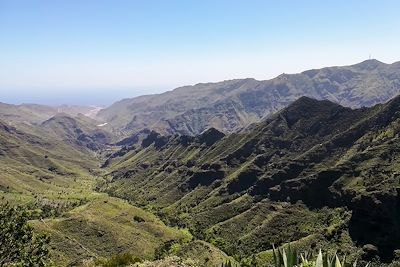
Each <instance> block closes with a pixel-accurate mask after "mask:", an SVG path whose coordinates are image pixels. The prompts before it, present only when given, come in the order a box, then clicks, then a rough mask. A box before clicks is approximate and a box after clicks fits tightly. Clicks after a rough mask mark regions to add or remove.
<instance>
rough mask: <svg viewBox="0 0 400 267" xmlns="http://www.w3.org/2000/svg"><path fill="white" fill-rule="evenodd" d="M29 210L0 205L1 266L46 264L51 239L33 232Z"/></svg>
mask: <svg viewBox="0 0 400 267" xmlns="http://www.w3.org/2000/svg"><path fill="white" fill-rule="evenodd" d="M29 216H30V214H29V212H28V211H27V210H25V209H23V208H22V207H10V206H9V205H0V266H46V265H47V264H48V263H49V248H48V243H49V239H48V237H47V236H45V235H42V234H37V233H34V232H33V228H32V227H31V226H30V225H29V223H28V219H29Z"/></svg>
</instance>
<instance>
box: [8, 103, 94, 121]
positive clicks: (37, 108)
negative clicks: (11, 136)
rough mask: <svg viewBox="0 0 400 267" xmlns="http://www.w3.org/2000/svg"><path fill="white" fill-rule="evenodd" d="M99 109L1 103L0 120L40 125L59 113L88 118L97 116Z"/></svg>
mask: <svg viewBox="0 0 400 267" xmlns="http://www.w3.org/2000/svg"><path fill="white" fill-rule="evenodd" d="M98 110H99V108H97V107H84V106H68V105H62V106H57V107H52V106H46V105H37V104H21V105H11V104H5V103H0V119H1V120H3V121H5V122H8V123H28V124H38V123H41V122H43V121H45V120H48V119H50V118H51V117H53V116H55V115H57V114H58V113H64V114H68V115H69V116H72V117H74V116H77V115H78V114H85V115H87V116H91V117H93V116H95V114H96V113H97V111H98Z"/></svg>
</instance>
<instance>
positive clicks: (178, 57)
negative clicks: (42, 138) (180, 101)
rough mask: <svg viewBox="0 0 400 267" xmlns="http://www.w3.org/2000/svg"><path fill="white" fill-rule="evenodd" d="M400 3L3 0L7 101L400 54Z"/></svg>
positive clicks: (0, 27)
mask: <svg viewBox="0 0 400 267" xmlns="http://www.w3.org/2000/svg"><path fill="white" fill-rule="evenodd" d="M399 12H400V1H398V0H393V1H389V0H375V1H368V0H358V1H357V0H353V1H351V0H342V1H340V0H335V1H333V0H332V1H321V0H318V1H317V0H315V1H306V0H303V1H295V0H292V1H289V0H286V1H285V0H283V1H278V0H276V1H267V0H264V1H256V0H247V1H245V0H242V1H235V0H198V1H197V0H196V1H195V0H185V1H183V0H182V1H174V0H162V1H161V0H160V1H152V0H141V1H134V0H130V1H122V0H109V1H102V0H65V1H62V0H48V1H35V0H26V1H19V0H9V1H8V0H0V101H2V102H14V103H19V102H37V103H54V104H58V103H69V104H71V103H80V104H82V103H84V104H108V103H110V102H112V101H114V100H117V99H119V98H122V97H131V96H135V95H138V94H143V93H154V92H161V91H165V90H169V89H173V88H174V87H177V86H181V85H187V84H195V83H198V82H209V81H220V80H225V79H233V78H245V77H254V78H257V79H269V78H272V77H273V76H276V75H278V74H280V73H283V72H285V73H293V72H300V71H302V70H305V69H310V68H318V67H322V66H330V65H347V64H353V63H357V62H360V61H362V60H365V59H367V58H368V57H369V54H372V56H373V57H374V58H376V59H379V60H381V61H384V62H387V63H392V62H395V61H399V60H400V49H399V47H400V16H399Z"/></svg>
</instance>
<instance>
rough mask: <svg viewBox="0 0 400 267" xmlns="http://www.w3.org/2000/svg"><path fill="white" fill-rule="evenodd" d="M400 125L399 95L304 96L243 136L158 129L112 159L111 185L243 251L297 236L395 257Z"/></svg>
mask: <svg viewBox="0 0 400 267" xmlns="http://www.w3.org/2000/svg"><path fill="white" fill-rule="evenodd" d="M399 126H400V97H397V98H395V99H393V100H391V101H389V102H388V103H386V104H383V105H376V106H374V107H372V108H361V109H355V110H352V109H350V108H345V107H342V106H340V105H338V104H334V103H332V102H329V101H317V100H314V99H310V98H307V97H302V98H300V99H299V100H297V101H295V102H294V103H293V104H291V105H290V106H289V107H287V108H285V109H283V110H282V111H280V112H278V113H277V114H275V115H274V116H271V117H270V118H268V119H266V120H265V121H263V122H261V123H259V124H258V125H254V126H252V127H250V128H249V129H248V130H247V131H245V132H243V133H236V134H231V135H227V136H224V135H223V134H222V133H220V132H218V131H217V130H209V131H206V132H204V133H203V134H202V135H200V136H198V137H190V136H171V137H164V136H161V135H158V134H157V133H154V132H153V133H151V134H150V135H149V137H148V138H146V139H144V140H143V142H142V145H141V147H135V146H133V147H126V148H124V149H123V150H122V151H121V152H119V153H117V154H115V155H114V157H111V158H110V160H109V162H108V164H109V165H108V166H109V167H108V168H109V173H108V175H107V176H106V177H107V179H108V182H107V183H105V184H104V185H103V190H104V191H105V192H109V193H110V194H112V195H114V196H118V197H121V198H125V199H129V200H130V201H133V202H134V203H137V204H138V205H141V206H147V207H151V208H153V209H156V210H158V212H159V214H160V215H161V216H164V217H165V220H167V221H169V222H170V223H172V224H176V225H181V226H185V227H188V228H189V229H190V230H191V231H192V233H194V235H195V236H196V237H198V238H201V239H204V240H206V241H209V242H211V243H213V244H215V245H216V246H218V247H219V248H221V249H222V250H224V251H225V252H227V253H228V255H232V256H233V255H234V256H236V257H237V258H246V257H252V255H254V254H256V255H258V256H259V260H260V261H261V260H263V256H262V255H265V253H264V252H263V251H268V250H269V249H270V248H271V244H272V243H275V244H280V243H283V242H288V241H295V242H296V243H297V245H298V246H311V247H315V246H321V245H323V244H330V246H331V248H332V249H335V248H338V246H339V247H340V248H341V249H342V250H344V251H346V252H348V253H353V255H357V254H359V255H363V257H364V258H368V257H373V256H379V257H381V260H383V261H389V260H391V259H392V258H393V251H394V250H396V249H398V248H400V243H399V242H398V240H400V239H399V237H400V232H399V231H398V227H396V225H398V220H399V218H400V214H399V210H400V209H399V208H398V203H399V202H398V190H399V189H398V188H399V179H398V175H397V173H398V172H399V171H400V169H399V166H400V164H399V163H400V162H399V157H398V155H399V148H398V144H399V135H398V132H399ZM365 233H369V234H368V235H366V234H365ZM364 245H368V246H365V247H364V249H362V248H363V246H364ZM371 245H372V246H375V247H376V248H377V249H376V250H373V252H372V256H371V253H370V251H366V250H368V248H370V247H371ZM375 254H376V255H375ZM264 258H265V257H264Z"/></svg>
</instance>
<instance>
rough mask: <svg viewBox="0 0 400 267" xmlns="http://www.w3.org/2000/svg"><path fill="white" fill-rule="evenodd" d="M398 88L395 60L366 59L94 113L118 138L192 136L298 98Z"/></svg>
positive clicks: (359, 96) (341, 97)
mask: <svg viewBox="0 0 400 267" xmlns="http://www.w3.org/2000/svg"><path fill="white" fill-rule="evenodd" d="M399 92H400V62H396V63H393V64H385V63H382V62H379V61H377V60H374V59H373V60H367V61H364V62H361V63H359V64H355V65H351V66H344V67H329V68H323V69H315V70H308V71H304V72H302V73H299V74H282V75H280V76H278V77H276V78H274V79H271V80H266V81H257V80H254V79H240V80H230V81H223V82H218V83H201V84H197V85H194V86H185V87H180V88H177V89H175V90H172V91H169V92H166V93H162V94H157V95H147V96H140V97H135V98H132V99H124V100H121V101H119V102H116V103H114V104H113V105H111V106H110V107H108V108H105V109H103V110H101V111H100V112H99V113H98V118H100V119H101V120H103V121H104V122H107V123H108V127H109V128H111V129H113V130H114V131H116V132H119V133H120V134H121V136H125V137H126V136H129V135H131V134H134V133H137V132H139V131H142V130H144V129H150V130H155V131H157V132H159V133H162V134H174V133H179V134H186V135H196V134H199V133H201V132H202V131H204V130H206V129H207V128H209V127H214V128H216V129H218V130H220V131H223V132H225V133H230V132H235V131H237V130H239V129H242V128H243V127H246V126H247V125H249V124H251V123H255V122H258V121H260V120H261V119H263V118H266V117H268V116H269V115H270V114H272V113H274V112H276V111H278V110H280V109H282V108H283V107H286V106H287V105H289V104H290V103H291V102H293V101H294V100H296V99H298V98H299V97H301V96H308V97H312V98H315V99H327V100H330V101H333V102H335V103H338V104H340V105H343V106H346V107H352V108H357V107H362V106H372V105H375V104H378V103H383V102H386V101H388V100H389V99H391V98H393V97H394V96H396V95H397V94H399Z"/></svg>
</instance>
